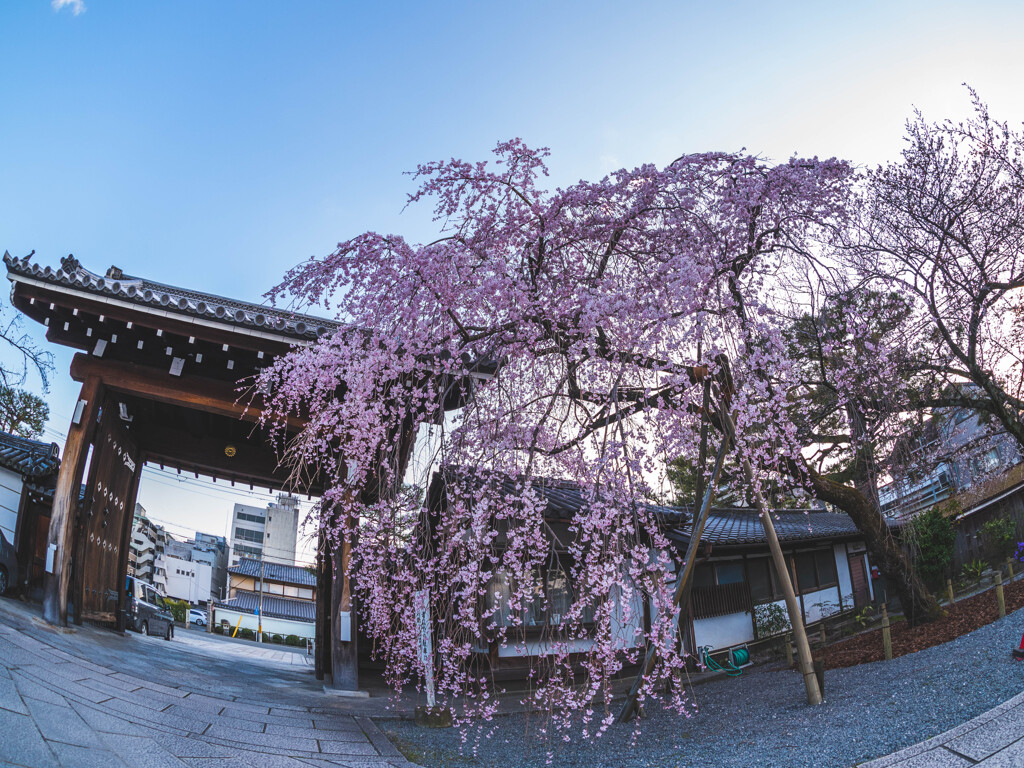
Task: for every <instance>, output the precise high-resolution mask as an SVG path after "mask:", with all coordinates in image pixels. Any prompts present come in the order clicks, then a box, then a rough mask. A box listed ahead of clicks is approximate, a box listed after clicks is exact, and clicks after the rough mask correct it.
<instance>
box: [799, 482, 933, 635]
mask: <svg viewBox="0 0 1024 768" xmlns="http://www.w3.org/2000/svg"><path fill="white" fill-rule="evenodd" d="M790 470H791V471H792V472H793V473H794V474H795V476H796V477H798V478H800V479H805V480H809V481H810V484H811V487H812V489H813V491H814V495H815V496H817V497H818V498H819V499H821V500H822V501H825V502H828V503H829V504H833V505H835V506H836V507H838V508H839V509H841V510H842V511H843V512H845V513H846V514H848V515H849V516H850V518H851V519H852V520H853V522H854V525H856V526H857V530H859V531H860V532H861V533H862V534H864V543H865V544H866V545H867V548H868V551H869V552H870V553H871V561H872V563H874V564H875V565H876V566H878V569H879V570H880V571H881V572H882V574H883V575H884V576H885V578H886V580H887V582H888V583H889V585H890V586H891V587H892V589H893V590H894V591H895V592H896V595H897V596H898V597H899V599H900V605H902V606H903V613H904V614H905V615H906V617H907V622H908V623H909V624H910V625H911V626H913V625H915V624H923V623H925V622H929V621H935V620H936V619H938V618H941V617H942V615H943V610H942V607H941V606H940V605H939V602H938V601H937V600H936V599H935V597H934V596H933V595H932V594H931V592H929V591H928V589H927V588H926V587H925V586H924V584H923V583H922V582H921V579H919V578H918V576H917V573H916V572H915V571H914V567H913V565H911V563H910V560H909V559H908V558H907V555H906V553H905V552H904V551H903V549H902V548H901V547H900V545H899V543H898V542H897V541H896V539H895V537H894V536H893V535H892V533H891V532H890V530H889V526H888V525H886V523H885V518H884V517H882V513H881V512H880V511H879V510H878V507H877V506H875V505H874V504H872V503H871V501H870V499H868V498H867V497H865V496H864V494H863V493H861V492H860V491H858V490H857V489H856V488H851V487H850V486H848V485H843V484H841V483H837V482H835V481H833V480H829V479H828V478H827V477H823V476H822V475H820V474H818V473H817V472H816V471H814V469H813V468H812V467H809V466H808V465H807V464H806V463H803V462H802V463H800V464H798V463H797V462H791V463H790Z"/></svg>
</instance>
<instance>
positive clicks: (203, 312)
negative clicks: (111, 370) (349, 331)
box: [3, 252, 341, 345]
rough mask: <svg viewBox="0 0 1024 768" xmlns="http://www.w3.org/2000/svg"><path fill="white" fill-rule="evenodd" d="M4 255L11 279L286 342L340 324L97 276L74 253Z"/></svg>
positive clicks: (304, 341) (305, 340)
mask: <svg viewBox="0 0 1024 768" xmlns="http://www.w3.org/2000/svg"><path fill="white" fill-rule="evenodd" d="M30 255H31V254H30ZM3 258H4V264H5V265H6V267H7V278H8V280H10V281H11V282H12V283H23V284H25V285H31V286H35V287H37V288H43V289H46V290H51V291H55V292H57V293H62V294H65V295H67V296H71V297H76V298H79V299H86V300H89V301H95V302H99V303H102V304H107V305H110V306H116V307H120V308H122V309H127V310H131V311H135V312H141V313H143V314H148V315H151V316H153V317H165V318H173V319H174V320H177V321H179V322H185V323H192V324H195V325H200V326H204V327H207V328H212V329H216V330H220V331H227V332H229V333H235V334H242V335H246V336H252V337H255V338H261V339H267V340H270V341H276V342H280V343H284V344H287V345H296V344H300V345H309V344H311V343H313V341H315V340H316V339H317V338H318V337H320V336H323V335H326V334H329V333H333V332H334V331H336V330H337V329H338V328H340V327H341V326H340V324H339V323H336V322H334V321H331V320H327V319H325V318H319V317H314V316H310V315H302V314H298V313H292V312H281V311H278V310H274V309H273V308H270V307H264V306H261V305H259V304H252V303H249V302H243V301H238V300H235V299H226V298H223V297H221V296H216V295H213V294H205V293H200V292H196V291H191V290H187V289H184V288H178V287H175V286H170V285H164V284H162V283H153V282H150V281H147V280H143V279H141V278H134V277H130V276H126V275H123V273H121V272H120V270H117V269H116V268H114V267H111V269H110V270H108V275H107V276H103V277H101V276H99V275H96V274H94V273H92V272H90V271H88V270H86V269H84V268H82V267H81V265H80V264H79V263H78V261H77V260H76V259H74V258H73V257H68V258H65V259H63V260H62V262H61V268H60V269H57V270H54V269H52V268H51V267H41V266H40V265H39V264H34V263H31V262H30V261H29V256H26V257H25V258H23V259H16V258H14V257H12V256H11V255H10V253H7V252H5V253H4V257H3ZM111 273H114V274H116V275H117V277H113V276H111Z"/></svg>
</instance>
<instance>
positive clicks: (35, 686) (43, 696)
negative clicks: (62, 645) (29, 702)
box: [11, 670, 65, 704]
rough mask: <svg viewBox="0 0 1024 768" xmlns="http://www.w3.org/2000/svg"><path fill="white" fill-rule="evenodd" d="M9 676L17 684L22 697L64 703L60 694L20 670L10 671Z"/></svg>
mask: <svg viewBox="0 0 1024 768" xmlns="http://www.w3.org/2000/svg"><path fill="white" fill-rule="evenodd" d="M11 677H12V678H14V684H15V685H17V686H18V692H19V693H20V694H21V696H22V698H26V697H30V698H33V699H38V700H39V701H46V702H49V703H50V704H64V703H65V702H64V699H63V698H62V697H61V696H60V694H57V693H54V692H53V691H52V690H50V689H49V688H48V687H46V686H44V685H41V684H40V683H38V682H36V681H35V680H33V679H32V678H31V677H29V676H28V675H27V674H25V673H24V672H22V671H21V670H18V671H17V672H12V673H11Z"/></svg>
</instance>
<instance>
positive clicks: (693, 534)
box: [618, 437, 729, 723]
mask: <svg viewBox="0 0 1024 768" xmlns="http://www.w3.org/2000/svg"><path fill="white" fill-rule="evenodd" d="M728 447H729V438H728V437H724V438H723V439H722V444H721V445H720V446H719V448H718V454H717V455H716V456H715V466H714V468H713V469H712V472H711V480H710V481H709V482H708V487H707V489H706V490H705V491H704V498H703V499H702V500H701V503H700V511H699V512H698V513H697V516H696V517H695V518H694V520H693V528H692V530H691V531H690V543H689V544H687V546H686V558H685V559H684V560H683V568H682V571H681V572H680V574H679V576H678V577H677V578H676V591H675V594H674V595H673V596H672V605H673V606H675V607H676V608H678V607H679V604H680V602H681V601H682V599H683V596H684V595H688V594H689V589H688V587H689V584H690V580H691V576H692V575H693V568H694V563H695V562H696V560H697V545H698V544H699V543H700V537H701V536H702V535H703V533H704V524H705V523H706V522H707V519H708V511H709V510H710V509H711V501H712V499H714V496H715V491H716V490H717V488H718V478H719V476H720V475H721V474H722V464H724V463H725V452H726V451H727V450H728ZM657 655H658V646H657V645H656V644H655V643H651V644H650V646H649V647H648V648H647V655H646V656H645V657H644V663H643V666H641V667H640V671H639V672H638V673H637V675H636V679H635V680H634V681H633V687H632V688H630V689H629V694H628V695H627V696H626V700H625V702H623V704H622V710H621V711H620V712H619V717H618V721H619V722H620V723H628V722H629V721H630V720H632V719H633V716H634V715H635V714H636V711H637V699H638V697H639V695H640V687H641V686H642V685H643V681H644V679H645V678H646V677H647V676H648V675H649V674H651V671H652V670H653V669H654V662H655V659H656V658H657Z"/></svg>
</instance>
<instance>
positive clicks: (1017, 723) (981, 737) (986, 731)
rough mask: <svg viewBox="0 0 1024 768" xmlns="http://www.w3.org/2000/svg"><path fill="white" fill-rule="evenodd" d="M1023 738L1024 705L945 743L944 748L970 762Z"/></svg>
mask: <svg viewBox="0 0 1024 768" xmlns="http://www.w3.org/2000/svg"><path fill="white" fill-rule="evenodd" d="M1022 736H1024V704H1021V705H1018V706H1016V707H1014V708H1013V709H1011V710H1009V711H1008V712H1004V713H1003V714H1002V715H1000V716H999V717H997V718H996V719H995V720H990V721H989V722H987V723H985V724H984V725H981V726H979V727H977V728H975V729H974V730H972V731H970V732H969V733H966V734H964V735H963V736H960V737H958V738H955V739H951V740H949V741H947V742H945V746H947V747H949V748H950V749H952V750H953V751H954V752H958V753H959V754H961V755H964V756H965V757H969V758H970V759H972V760H982V759H984V758H986V757H988V756H989V755H991V754H993V753H995V752H998V751H999V750H1001V749H1002V748H1003V747H1005V746H1007V745H1008V744H1012V743H1013V742H1015V741H1017V739H1019V738H1021V737H1022Z"/></svg>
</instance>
